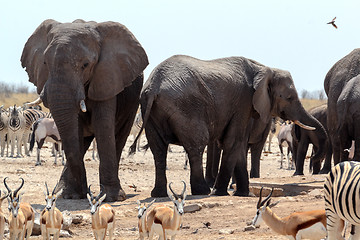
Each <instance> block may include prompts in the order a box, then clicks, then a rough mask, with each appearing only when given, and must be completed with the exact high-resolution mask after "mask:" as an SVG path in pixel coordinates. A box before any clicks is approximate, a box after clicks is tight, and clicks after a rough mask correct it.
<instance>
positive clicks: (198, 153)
mask: <svg viewBox="0 0 360 240" xmlns="http://www.w3.org/2000/svg"><path fill="white" fill-rule="evenodd" d="M140 104H141V111H142V114H143V116H144V123H143V127H144V128H145V133H146V137H147V139H148V143H149V147H150V148H151V151H152V153H153V155H154V160H155V169H156V176H155V187H154V189H153V190H152V192H151V195H152V196H153V197H160V196H161V197H163V196H166V184H167V179H166V155H167V147H168V145H169V143H172V144H179V145H182V146H183V147H184V148H185V150H186V152H187V154H188V156H189V162H190V167H191V173H190V184H191V191H192V194H208V193H210V188H209V187H208V185H207V183H206V182H205V179H204V173H203V164H202V155H203V152H204V148H205V146H206V145H208V144H209V143H217V144H218V146H219V147H220V149H222V151H223V153H222V159H221V165H220V170H219V173H218V175H217V178H216V180H215V184H214V190H213V193H214V194H216V195H227V194H228V192H227V186H228V184H229V180H230V177H231V175H232V173H234V177H235V181H236V184H237V189H236V192H235V195H241V196H244V195H245V196H247V195H249V179H248V172H247V160H246V154H247V149H248V140H249V134H250V128H249V127H248V126H249V122H250V119H251V118H252V117H253V118H256V119H260V120H261V121H263V123H264V125H266V124H267V123H269V121H270V118H271V117H272V116H279V117H281V118H283V119H289V120H293V121H294V122H296V123H298V124H300V125H301V126H303V127H305V128H307V129H314V128H312V127H315V128H316V130H315V131H322V132H323V134H326V133H325V130H324V129H323V128H322V126H321V125H320V124H319V122H318V121H317V120H316V119H315V118H313V117H312V116H310V115H309V114H308V113H307V112H306V111H305V109H304V108H303V106H302V105H301V103H300V101H299V98H298V95H297V92H296V89H295V86H294V82H293V80H292V78H291V76H290V73H289V72H287V71H283V70H280V69H274V68H269V67H266V66H264V65H262V64H260V63H258V62H255V61H253V60H250V59H247V58H244V57H229V58H222V59H216V60H211V61H203V60H199V59H196V58H192V57H189V56H181V55H180V56H179V55H177V56H173V57H170V58H169V59H167V60H165V61H164V62H162V63H161V64H159V65H158V66H157V67H156V68H155V69H154V70H153V71H152V73H151V74H150V76H149V79H148V80H147V82H146V83H145V85H144V87H143V89H142V92H141V97H140ZM135 144H136V141H135V142H134V144H133V145H132V150H134V145H135ZM216 152H218V151H216ZM208 153H209V151H208ZM214 155H217V154H214Z"/></svg>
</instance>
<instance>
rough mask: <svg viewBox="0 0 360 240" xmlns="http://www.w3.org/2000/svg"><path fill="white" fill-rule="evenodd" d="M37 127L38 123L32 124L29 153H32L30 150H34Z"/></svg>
mask: <svg viewBox="0 0 360 240" xmlns="http://www.w3.org/2000/svg"><path fill="white" fill-rule="evenodd" d="M38 125H39V121H36V122H35V123H34V125H33V131H32V133H31V137H30V148H29V150H30V152H32V150H33V149H34V145H35V131H36V129H37V127H38Z"/></svg>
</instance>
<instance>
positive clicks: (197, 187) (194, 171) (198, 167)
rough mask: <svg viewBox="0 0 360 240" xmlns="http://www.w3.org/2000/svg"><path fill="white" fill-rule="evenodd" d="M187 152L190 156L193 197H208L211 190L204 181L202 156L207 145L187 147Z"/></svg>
mask: <svg viewBox="0 0 360 240" xmlns="http://www.w3.org/2000/svg"><path fill="white" fill-rule="evenodd" d="M185 149H186V152H187V153H188V156H189V163H190V170H191V172H190V185H191V193H192V195H207V194H209V193H210V188H209V186H208V185H207V183H206V181H205V179H204V173H203V165H202V156H203V153H204V149H205V145H204V146H201V147H196V148H191V147H190V148H189V146H185Z"/></svg>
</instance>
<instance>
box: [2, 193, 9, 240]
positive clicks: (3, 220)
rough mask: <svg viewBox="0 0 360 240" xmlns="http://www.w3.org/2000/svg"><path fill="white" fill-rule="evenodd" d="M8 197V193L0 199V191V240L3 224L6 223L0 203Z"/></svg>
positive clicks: (3, 228)
mask: <svg viewBox="0 0 360 240" xmlns="http://www.w3.org/2000/svg"><path fill="white" fill-rule="evenodd" d="M8 195H9V193H8V194H6V195H4V196H2V197H1V190H0V240H3V239H4V230H5V223H7V222H8V221H7V219H6V217H5V215H4V213H3V211H2V209H1V205H2V202H3V201H4V199H5V198H7V196H8Z"/></svg>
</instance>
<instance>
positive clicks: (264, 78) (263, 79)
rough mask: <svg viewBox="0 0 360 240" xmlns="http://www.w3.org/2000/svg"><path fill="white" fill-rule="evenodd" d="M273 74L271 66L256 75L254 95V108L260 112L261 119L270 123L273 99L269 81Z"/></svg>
mask: <svg viewBox="0 0 360 240" xmlns="http://www.w3.org/2000/svg"><path fill="white" fill-rule="evenodd" d="M272 76H273V72H272V71H271V69H270V68H267V67H264V68H262V69H261V70H260V71H259V72H258V73H257V74H256V75H255V77H254V82H253V87H254V89H255V92H254V95H253V99H252V102H253V106H254V109H255V110H256V111H257V112H258V113H259V115H260V119H261V121H263V122H264V123H268V122H269V120H270V110H271V101H270V96H269V82H270V80H271V78H272Z"/></svg>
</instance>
